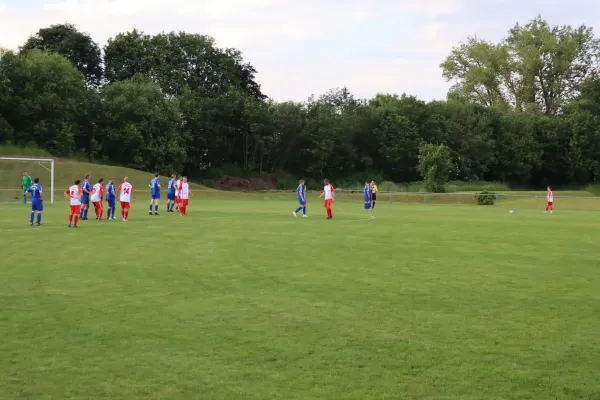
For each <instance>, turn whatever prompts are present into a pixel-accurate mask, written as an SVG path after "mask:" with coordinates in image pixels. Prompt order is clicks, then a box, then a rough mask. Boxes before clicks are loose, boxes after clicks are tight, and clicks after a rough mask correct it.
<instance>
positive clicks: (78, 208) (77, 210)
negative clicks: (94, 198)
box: [69, 205, 81, 215]
mask: <svg viewBox="0 0 600 400" xmlns="http://www.w3.org/2000/svg"><path fill="white" fill-rule="evenodd" d="M79 213H81V205H76V206H73V205H72V206H71V210H70V211H69V214H71V215H77V214H79Z"/></svg>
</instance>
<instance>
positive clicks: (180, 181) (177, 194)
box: [175, 176, 183, 212]
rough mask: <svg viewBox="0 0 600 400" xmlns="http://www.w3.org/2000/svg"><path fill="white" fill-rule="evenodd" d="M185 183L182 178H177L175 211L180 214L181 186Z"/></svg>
mask: <svg viewBox="0 0 600 400" xmlns="http://www.w3.org/2000/svg"><path fill="white" fill-rule="evenodd" d="M182 183H183V180H182V179H181V176H178V177H177V182H175V211H177V212H179V211H180V209H179V208H180V206H181V184H182Z"/></svg>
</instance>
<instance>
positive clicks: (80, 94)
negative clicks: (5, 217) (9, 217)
mask: <svg viewBox="0 0 600 400" xmlns="http://www.w3.org/2000/svg"><path fill="white" fill-rule="evenodd" d="M599 59H600V41H599V40H598V39H597V38H596V37H595V36H594V34H593V32H592V30H591V28H589V27H586V26H580V27H576V28H573V27H570V26H550V25H549V24H548V23H547V22H546V21H544V20H543V19H541V18H540V17H537V18H535V19H533V20H532V21H530V22H529V23H528V24H526V25H524V26H521V25H518V24H517V25H516V26H515V27H513V28H512V29H511V30H510V31H509V32H508V36H507V37H506V39H504V40H502V41H501V42H499V43H491V42H486V41H484V40H481V39H478V38H474V37H473V38H468V39H467V40H466V41H465V42H464V43H461V44H459V45H457V46H456V47H455V48H454V49H452V51H451V53H450V54H449V55H448V57H447V58H446V59H445V60H444V62H443V63H442V64H441V70H442V73H443V75H444V77H445V78H446V79H448V80H449V81H452V82H453V86H452V89H451V90H450V92H449V93H448V98H447V100H445V101H432V102H425V101H422V100H419V99H417V98H416V97H414V96H410V95H407V94H402V95H396V94H386V93H380V94H377V95H376V96H374V97H373V98H370V99H360V98H356V97H355V96H353V95H352V93H350V91H349V90H347V89H346V88H339V89H332V90H330V91H328V92H326V93H324V94H322V95H320V96H318V97H315V96H311V97H309V98H308V100H307V101H305V102H291V101H288V102H275V101H273V100H271V99H269V98H268V97H267V96H266V95H265V94H264V93H262V90H261V86H260V84H258V83H257V82H256V73H257V71H256V70H255V68H254V67H253V66H252V64H250V63H249V62H247V61H245V60H244V59H243V57H242V53H241V52H240V51H238V50H236V49H223V48H219V47H217V45H216V43H215V41H214V39H213V38H211V37H208V36H204V35H199V34H190V33H185V32H179V33H176V32H171V33H160V34H157V35H148V34H145V33H144V32H140V31H138V30H133V31H131V32H125V33H119V34H117V35H116V36H115V37H114V38H111V39H110V40H109V41H108V42H107V44H106V45H105V46H104V48H103V49H100V47H99V45H98V44H97V43H95V42H94V41H93V39H92V38H91V37H90V36H89V35H88V34H86V33H83V32H80V31H78V30H77V28H76V27H74V26H72V25H69V24H64V25H53V26H50V27H48V28H43V29H40V30H39V31H38V32H37V33H36V34H35V35H33V36H31V37H30V38H29V39H28V40H27V42H26V43H24V44H23V46H21V47H20V48H19V50H18V51H15V52H13V51H6V50H4V51H1V52H0V143H7V142H10V143H13V144H18V145H36V146H40V147H43V148H45V149H47V150H49V151H50V152H51V153H52V154H54V155H56V156H59V157H68V156H72V155H83V156H85V157H88V158H90V159H92V160H97V161H102V162H110V163H116V164H119V165H123V166H127V167H132V168H137V169H141V170H148V171H157V172H161V173H170V172H172V171H182V172H185V173H186V174H187V175H189V176H192V177H195V178H197V179H203V178H215V177H218V176H220V175H225V174H229V175H234V176H240V177H241V176H250V175H258V174H267V173H282V174H283V173H284V172H285V173H288V174H291V175H294V176H297V177H300V176H301V177H304V178H307V179H310V178H313V179H317V178H319V179H320V178H321V177H323V176H327V177H330V178H332V179H336V180H338V181H340V180H353V181H360V180H361V179H363V178H364V177H365V176H369V177H377V178H378V179H380V180H382V179H388V180H392V181H395V182H410V181H417V180H422V179H424V178H425V180H426V181H427V177H426V176H425V175H426V174H427V171H429V170H431V171H433V170H434V169H435V168H437V167H436V163H435V160H434V161H433V164H431V165H433V167H428V165H430V164H428V161H427V160H426V159H425V158H424V157H429V155H431V154H434V155H435V154H437V155H440V156H441V155H443V159H442V160H441V161H440V162H441V163H442V164H443V165H444V168H443V171H442V170H436V172H431V173H432V174H434V173H435V174H437V176H443V177H444V179H454V180H463V181H481V180H487V181H501V182H504V183H507V184H510V185H515V186H521V187H543V186H545V185H548V184H552V185H555V186H566V185H579V184H587V183H592V182H597V181H598V180H599V179H600V78H599V77H598V72H599V68H598V67H599V65H600V64H599ZM420 153H421V154H420ZM433 157H434V158H435V156H433ZM438 189H440V190H441V188H438Z"/></svg>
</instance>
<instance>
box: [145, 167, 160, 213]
mask: <svg viewBox="0 0 600 400" xmlns="http://www.w3.org/2000/svg"><path fill="white" fill-rule="evenodd" d="M149 186H150V196H151V197H150V206H149V207H148V215H152V206H154V215H158V200H159V199H160V182H159V180H158V174H156V175H154V178H152V180H151V181H150V185H149Z"/></svg>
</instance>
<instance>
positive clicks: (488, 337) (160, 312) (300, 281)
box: [0, 194, 600, 400]
mask: <svg viewBox="0 0 600 400" xmlns="http://www.w3.org/2000/svg"><path fill="white" fill-rule="evenodd" d="M312 196H313V194H311V195H310V196H309V197H308V200H309V202H308V214H309V218H306V219H303V218H294V217H293V216H292V215H291V213H292V211H293V210H294V208H295V206H296V203H295V201H294V200H295V195H294V194H292V195H290V196H289V201H282V200H279V199H277V200H273V199H269V200H261V199H259V197H258V196H256V198H252V199H250V198H251V197H250V196H249V197H248V199H250V200H248V199H246V200H243V199H240V200H225V201H218V200H205V199H202V197H201V196H195V197H193V198H192V200H191V204H190V208H189V216H188V217H180V216H179V215H177V214H175V213H173V214H167V213H165V212H164V208H165V202H164V200H162V201H161V209H160V211H161V212H162V215H160V216H148V215H147V210H148V201H146V199H145V198H144V197H143V196H141V195H140V196H138V202H137V204H135V205H134V206H133V209H132V211H131V214H130V221H129V222H127V223H124V222H121V221H100V222H99V221H96V220H88V221H81V222H80V227H79V228H78V229H77V230H74V229H68V228H67V227H66V225H67V212H68V211H67V210H68V206H67V205H66V204H65V202H64V201H61V200H62V199H61V198H60V197H59V198H58V199H57V204H54V205H47V206H46V211H45V213H44V220H43V224H44V225H45V226H43V227H39V228H38V227H29V226H28V219H29V211H28V210H29V207H28V206H24V205H23V204H13V205H0V221H1V222H0V243H1V245H0V246H1V248H2V251H1V256H2V260H1V262H0V265H1V267H0V304H1V306H0V338H1V340H0V352H1V354H2V356H1V357H0V398H2V399H3V400H9V399H90V398H99V399H109V398H111V399H121V400H124V399H191V398H194V399H257V400H258V399H261V400H263V399H298V400H308V399H356V400H365V399H378V400H379V399H457V400H458V399H461V400H462V399H547V398H557V399H597V398H599V396H600V378H599V374H600V335H598V332H600V258H599V256H598V238H599V236H598V226H599V225H600V213H597V212H593V211H580V212H576V211H563V212H561V211H560V208H559V207H558V205H557V210H558V212H556V213H555V214H553V215H544V214H542V211H543V210H542V209H536V210H533V209H531V210H523V211H520V210H517V212H516V213H515V214H509V213H508V209H507V208H504V207H477V206H463V207H459V206H451V205H427V206H426V205H419V204H402V203H394V204H389V203H385V202H380V203H379V204H378V205H377V207H376V209H375V210H374V211H372V212H366V211H363V210H362V209H361V208H362V203H361V201H360V199H358V200H349V199H342V200H340V201H337V202H336V203H334V209H333V211H334V219H333V220H332V221H328V220H326V219H325V213H324V210H323V208H322V202H320V201H317V200H316V199H315V200H313V198H312ZM241 198H243V197H241ZM92 215H93V213H92V212H90V216H92ZM118 215H119V214H118V212H117V216H118Z"/></svg>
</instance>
